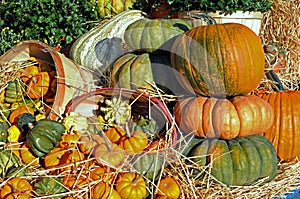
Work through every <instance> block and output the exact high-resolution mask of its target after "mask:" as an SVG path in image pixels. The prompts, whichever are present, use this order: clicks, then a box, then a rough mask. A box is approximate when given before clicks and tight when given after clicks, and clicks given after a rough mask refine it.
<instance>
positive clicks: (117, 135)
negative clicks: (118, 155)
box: [105, 126, 127, 144]
mask: <svg viewBox="0 0 300 199" xmlns="http://www.w3.org/2000/svg"><path fill="white" fill-rule="evenodd" d="M105 135H106V136H107V138H108V139H109V140H110V141H111V142H113V143H116V144H119V143H120V142H121V140H122V139H124V138H125V137H126V136H127V134H126V131H125V130H124V129H123V128H121V127H118V126H115V127H112V128H109V129H107V131H105Z"/></svg>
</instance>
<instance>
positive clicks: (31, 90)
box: [26, 72, 50, 99]
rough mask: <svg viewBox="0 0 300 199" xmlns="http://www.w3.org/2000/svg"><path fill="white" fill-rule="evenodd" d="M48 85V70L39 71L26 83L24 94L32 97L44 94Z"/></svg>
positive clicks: (35, 97)
mask: <svg viewBox="0 0 300 199" xmlns="http://www.w3.org/2000/svg"><path fill="white" fill-rule="evenodd" d="M49 86H50V76H49V74H48V72H39V73H38V74H35V75H33V76H32V78H31V79H30V80H29V81H28V83H27V88H26V94H27V95H28V97H30V98H32V99H37V98H40V97H42V96H44V95H46V93H47V91H48V89H49Z"/></svg>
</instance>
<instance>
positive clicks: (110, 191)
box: [91, 182, 121, 199]
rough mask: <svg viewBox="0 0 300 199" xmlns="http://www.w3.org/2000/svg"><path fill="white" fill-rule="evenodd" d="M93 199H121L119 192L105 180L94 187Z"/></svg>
mask: <svg viewBox="0 0 300 199" xmlns="http://www.w3.org/2000/svg"><path fill="white" fill-rule="evenodd" d="M91 196H92V199H121V197H120V195H119V193H118V192H117V191H116V190H115V189H114V188H113V186H112V185H109V184H107V183H105V182H99V183H97V184H96V185H95V186H93V188H92V193H91Z"/></svg>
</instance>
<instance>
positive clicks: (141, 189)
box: [116, 173, 147, 199]
mask: <svg viewBox="0 0 300 199" xmlns="http://www.w3.org/2000/svg"><path fill="white" fill-rule="evenodd" d="M116 190H117V192H118V193H119V194H120V196H121V198H122V199H131V198H135V199H143V198H144V197H145V196H146V194H147V191H146V182H145V180H144V179H143V178H142V176H141V175H139V174H138V173H121V174H120V176H119V178H118V180H117V182H116Z"/></svg>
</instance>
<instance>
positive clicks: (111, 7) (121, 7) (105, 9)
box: [91, 0, 136, 18]
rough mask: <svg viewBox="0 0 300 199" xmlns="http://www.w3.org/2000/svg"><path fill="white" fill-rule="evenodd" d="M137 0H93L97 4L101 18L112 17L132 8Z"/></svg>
mask: <svg viewBox="0 0 300 199" xmlns="http://www.w3.org/2000/svg"><path fill="white" fill-rule="evenodd" d="M135 1H136V0H126V1H124V0H91V2H92V3H94V4H96V5H97V13H98V15H99V16H100V17H101V18H106V17H111V16H115V15H118V14H120V13H121V12H124V11H127V10H130V9H132V7H133V4H134V3H135Z"/></svg>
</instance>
